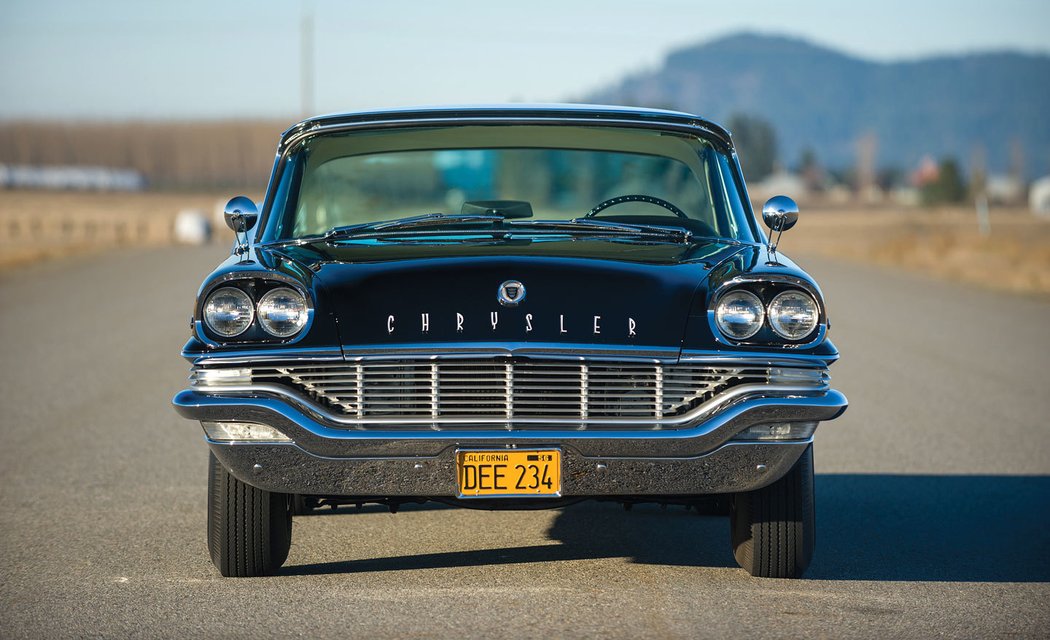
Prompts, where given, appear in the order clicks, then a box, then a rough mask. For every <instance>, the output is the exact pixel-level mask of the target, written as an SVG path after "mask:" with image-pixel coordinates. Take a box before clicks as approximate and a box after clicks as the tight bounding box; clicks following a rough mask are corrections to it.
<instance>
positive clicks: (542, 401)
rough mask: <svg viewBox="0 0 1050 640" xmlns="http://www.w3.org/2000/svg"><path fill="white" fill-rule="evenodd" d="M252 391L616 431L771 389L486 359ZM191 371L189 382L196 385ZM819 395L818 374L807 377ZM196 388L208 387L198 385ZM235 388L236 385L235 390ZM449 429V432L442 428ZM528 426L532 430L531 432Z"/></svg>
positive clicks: (624, 365)
mask: <svg viewBox="0 0 1050 640" xmlns="http://www.w3.org/2000/svg"><path fill="white" fill-rule="evenodd" d="M246 369H248V371H249V372H250V377H251V385H253V386H265V387H271V388H272V387H280V388H284V389H287V390H288V391H289V392H292V393H293V394H295V395H298V396H300V397H303V398H304V399H307V400H310V401H312V402H314V403H316V404H317V405H319V406H320V407H323V408H324V409H326V410H328V411H331V412H332V413H333V414H335V415H341V416H343V417H344V418H346V419H348V420H353V421H358V422H361V423H367V422H368V421H369V419H370V418H382V419H383V420H384V421H388V420H390V419H395V418H397V419H404V420H406V422H408V423H412V424H422V423H426V422H428V421H433V422H434V424H440V423H441V421H442V420H443V419H447V420H456V421H458V422H457V424H462V421H463V420H468V421H469V420H474V419H476V420H479V421H489V422H491V421H506V422H507V424H508V426H509V425H510V424H511V423H512V422H513V421H514V420H515V419H530V420H534V421H535V420H543V421H547V420H549V421H550V424H551V426H557V425H558V424H559V422H561V423H563V424H564V423H565V422H567V421H572V422H574V423H580V422H581V421H583V423H584V424H585V427H581V428H592V427H595V426H598V427H600V426H601V425H602V424H603V423H605V424H606V425H613V424H615V425H619V426H622V425H623V423H624V421H625V420H628V421H631V422H646V421H659V420H663V419H668V418H674V417H676V416H682V415H684V414H687V413H689V412H690V411H692V410H693V409H695V408H697V407H699V406H701V405H703V404H704V403H707V402H709V401H711V400H712V399H715V398H717V397H718V396H719V395H720V394H723V393H724V392H726V391H728V390H730V389H731V388H733V387H736V386H741V385H748V386H754V385H766V384H770V383H774V382H776V380H774V378H777V376H778V375H780V374H778V373H776V372H777V371H780V372H783V371H784V369H783V368H775V367H769V366H760V365H756V366H749V365H728V364H721V363H719V364H709V363H702V362H682V363H660V362H652V363H646V362H637V361H631V362H616V361H606V360H601V361H585V360H581V361H566V360H543V359H531V358H530V359H522V358H513V357H493V358H487V359H484V358H479V359H455V358H449V359H442V358H440V357H435V358H430V359H402V360H393V359H392V360H362V361H347V362H330V361H328V362H316V363H313V362H303V361H296V362H289V363H287V364H285V363H273V362H267V363H260V364H259V365H257V366H254V367H248V368H246ZM201 371H203V369H194V373H193V375H191V380H193V381H195V382H196V380H197V376H198V372H201ZM811 373H813V374H815V375H812V376H808V377H809V379H810V381H811V382H810V383H807V382H805V380H803V381H802V382H801V384H803V385H804V386H812V387H813V388H819V387H820V386H821V385H825V384H826V374H823V373H822V372H819V371H812V370H811ZM201 384H203V385H204V386H207V383H206V382H204V381H203V379H202V380H201ZM241 384H243V382H241ZM447 424H452V423H447ZM533 424H534V423H533Z"/></svg>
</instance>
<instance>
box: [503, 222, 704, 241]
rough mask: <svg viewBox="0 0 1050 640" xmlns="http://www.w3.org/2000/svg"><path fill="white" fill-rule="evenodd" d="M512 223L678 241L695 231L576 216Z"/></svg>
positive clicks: (515, 223) (540, 227)
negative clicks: (570, 218)
mask: <svg viewBox="0 0 1050 640" xmlns="http://www.w3.org/2000/svg"><path fill="white" fill-rule="evenodd" d="M510 224H511V226H514V227H519V226H521V227H536V228H537V229H557V230H561V231H570V232H572V231H581V230H582V229H583V228H585V227H590V228H589V229H587V231H592V230H593V231H597V232H607V233H617V234H622V235H631V236H656V237H660V238H668V239H671V240H674V241H676V242H688V241H689V239H690V238H691V237H692V236H693V232H692V231H689V230H688V229H678V228H672V227H661V226H656V225H647V224H629V223H626V222H609V221H606V220H595V219H593V218H574V219H572V220H567V221H565V222H559V221H543V220H537V221H535V222H512V223H510Z"/></svg>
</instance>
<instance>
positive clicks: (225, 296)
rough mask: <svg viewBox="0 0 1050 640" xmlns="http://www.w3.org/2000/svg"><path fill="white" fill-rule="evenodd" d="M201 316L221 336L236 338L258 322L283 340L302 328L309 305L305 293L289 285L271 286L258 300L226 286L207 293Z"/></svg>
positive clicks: (213, 331)
mask: <svg viewBox="0 0 1050 640" xmlns="http://www.w3.org/2000/svg"><path fill="white" fill-rule="evenodd" d="M201 316H202V318H203V320H204V324H205V325H206V326H207V327H208V329H209V330H210V331H211V332H212V333H214V334H215V335H217V336H219V337H221V338H236V337H237V336H239V335H242V334H243V333H244V332H245V331H247V330H248V329H249V328H250V327H251V326H252V325H253V324H254V323H258V325H259V327H261V328H262V330H263V331H264V332H266V334H267V335H269V336H272V337H274V338H282V339H283V338H290V337H292V336H294V335H296V334H297V333H299V332H300V331H302V330H303V327H305V326H306V322H307V320H308V319H309V307H308V305H307V304H306V298H304V297H303V294H301V293H299V292H298V291H296V290H295V289H292V288H290V287H283V286H282V287H277V288H275V289H270V290H269V291H267V292H266V293H264V294H263V295H262V296H261V297H260V298H259V300H258V302H255V301H253V300H252V298H251V296H249V295H248V293H246V292H245V291H244V290H243V289H240V288H239V287H234V286H224V287H219V288H218V289H216V290H215V291H212V292H211V294H209V295H208V298H207V300H205V302H204V307H203V308H202V310H201Z"/></svg>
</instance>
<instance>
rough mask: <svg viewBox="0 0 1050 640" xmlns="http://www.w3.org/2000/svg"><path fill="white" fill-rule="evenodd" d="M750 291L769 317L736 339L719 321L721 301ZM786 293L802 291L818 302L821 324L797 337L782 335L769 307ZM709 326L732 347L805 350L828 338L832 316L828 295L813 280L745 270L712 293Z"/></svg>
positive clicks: (715, 338) (724, 282)
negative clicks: (826, 302) (826, 305)
mask: <svg viewBox="0 0 1050 640" xmlns="http://www.w3.org/2000/svg"><path fill="white" fill-rule="evenodd" d="M737 291H746V292H748V293H750V294H752V295H754V296H757V297H758V298H759V299H760V300H761V301H762V305H763V309H764V311H765V318H764V322H763V324H762V327H761V329H760V330H759V331H757V332H756V333H754V334H753V335H752V336H750V337H748V338H743V339H740V338H736V337H734V336H733V335H731V334H728V335H727V334H726V333H724V332H723V331H722V330H721V329H720V327H719V323H718V321H717V317H716V312H717V309H718V305H719V303H720V302H721V301H722V300H724V299H725V298H726V297H727V296H729V295H730V294H732V293H734V292H737ZM785 292H800V293H802V294H803V295H806V296H808V297H809V298H810V299H812V300H813V301H814V303H815V304H816V309H817V324H816V327H815V328H814V329H812V330H811V331H810V332H809V333H808V334H806V335H805V336H803V337H802V338H800V339H797V340H793V339H790V338H786V337H784V336H782V335H781V334H780V333H778V332H776V331H774V330H773V328H772V327H771V325H770V318H769V308H770V304H771V303H772V302H773V300H774V299H775V298H776V297H777V296H778V295H780V294H782V293H785ZM707 320H708V326H709V327H710V330H711V335H712V337H713V338H714V340H715V342H717V343H719V344H722V345H725V346H729V347H767V348H776V349H803V348H809V347H813V346H816V345H818V344H820V343H821V342H823V341H824V339H825V338H826V337H827V332H828V327H829V326H830V325H829V324H828V318H827V313H826V310H825V308H824V298H823V296H822V295H821V293H820V290H819V289H818V288H817V286H816V285H815V284H813V283H812V282H811V281H809V280H806V279H805V278H800V277H798V276H795V275H789V274H780V273H755V274H750V273H745V274H741V275H737V276H735V277H733V278H731V279H729V280H726V281H723V282H721V283H720V284H718V286H716V287H714V289H713V290H712V291H711V292H710V294H709V297H708V307H707Z"/></svg>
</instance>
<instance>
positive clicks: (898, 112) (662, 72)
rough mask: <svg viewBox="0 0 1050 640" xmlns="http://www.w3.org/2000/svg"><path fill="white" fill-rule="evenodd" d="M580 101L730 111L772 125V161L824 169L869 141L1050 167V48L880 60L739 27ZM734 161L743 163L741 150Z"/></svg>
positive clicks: (899, 156) (884, 150)
mask: <svg viewBox="0 0 1050 640" xmlns="http://www.w3.org/2000/svg"><path fill="white" fill-rule="evenodd" d="M586 100H587V101H588V102H596V103H608V104H629V105H635V106H649V107H664V108H671V109H678V110H681V111H688V112H691V113H697V114H699V115H702V116H704V117H706V118H709V119H711V120H714V121H716V122H721V123H725V122H726V121H727V120H728V119H729V117H730V116H731V115H733V114H735V113H743V114H749V115H756V116H760V117H762V118H764V119H766V120H768V121H769V122H770V123H772V124H773V126H774V127H775V129H776V133H777V140H778V146H779V150H780V153H779V156H780V160H781V162H782V163H785V164H787V165H788V166H795V165H796V164H797V163H798V161H799V157H800V155H801V153H802V151H803V150H805V149H806V148H811V149H813V150H814V151H815V152H816V155H817V159H818V160H819V161H820V162H821V163H823V164H824V165H826V166H829V167H832V168H847V167H850V166H852V165H853V164H854V163H855V157H856V141H857V139H858V138H859V137H860V136H862V135H864V134H865V133H869V132H870V133H873V134H874V135H875V136H876V137H877V140H878V143H877V144H878V151H877V164H878V166H879V167H893V168H898V169H903V170H910V169H911V168H914V167H916V166H917V165H918V163H919V161H920V160H921V159H922V157H923V156H925V155H931V156H933V157H935V158H940V157H945V156H954V157H955V158H957V159H958V160H960V161H961V162H962V163H963V164H968V163H969V161H970V159H971V157H972V156H973V154H974V152H975V150H977V149H981V152H983V153H984V154H985V157H986V158H987V165H988V167H989V170H990V171H992V172H1005V171H1006V170H1007V169H1008V168H1009V167H1011V166H1012V165H1013V164H1016V163H1017V162H1018V161H1019V160H1021V161H1022V162H1023V166H1024V170H1025V172H1026V173H1027V174H1028V176H1029V177H1035V176H1038V175H1045V174H1047V173H1050V55H1029V54H1022V53H975V54H967V55H958V56H943V57H935V58H926V59H921V60H914V61H908V62H892V63H879V62H873V61H869V60H864V59H861V58H856V57H852V56H849V55H845V54H843V53H840V52H837V51H834V50H831V49H828V48H825V47H820V46H816V45H814V44H811V43H809V42H806V41H804V40H799V39H795V38H789V37H782V36H771V35H759V34H753V33H742V34H737V35H732V36H728V37H725V38H720V39H717V40H714V41H711V42H707V43H704V44H699V45H696V46H690V47H686V48H683V49H679V50H677V51H673V52H672V53H670V54H669V55H668V56H667V58H666V60H665V61H664V63H663V65H662V66H661V67H660V68H658V69H656V70H652V71H645V72H640V73H637V74H634V75H631V76H628V77H626V78H624V79H623V80H622V81H620V82H619V83H618V84H616V85H615V86H610V87H606V88H603V89H599V90H598V91H595V92H594V93H592V94H591V95H589V96H587V97H586ZM741 161H742V162H744V163H745V164H746V163H747V159H746V158H741Z"/></svg>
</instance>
